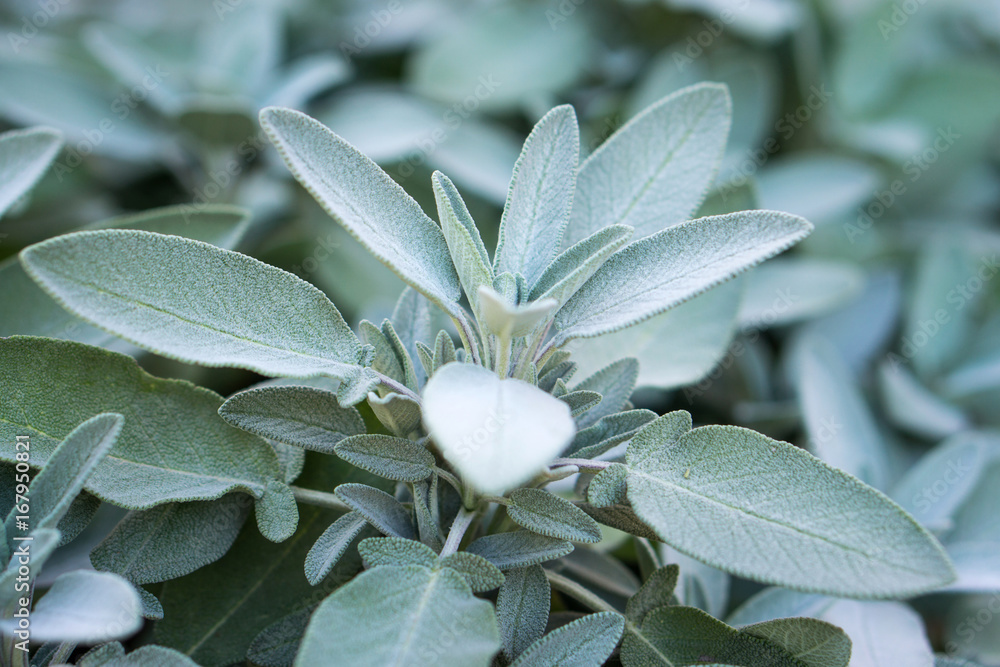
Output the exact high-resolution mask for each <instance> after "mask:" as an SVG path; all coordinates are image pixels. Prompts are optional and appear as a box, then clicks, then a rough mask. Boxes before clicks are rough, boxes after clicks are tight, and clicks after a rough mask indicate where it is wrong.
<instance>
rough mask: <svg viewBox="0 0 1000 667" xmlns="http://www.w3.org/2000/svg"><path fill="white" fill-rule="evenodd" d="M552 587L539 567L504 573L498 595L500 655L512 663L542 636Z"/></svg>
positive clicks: (522, 568) (547, 619) (546, 621)
mask: <svg viewBox="0 0 1000 667" xmlns="http://www.w3.org/2000/svg"><path fill="white" fill-rule="evenodd" d="M551 596H552V587H551V586H550V585H549V580H548V577H546V576H545V570H544V569H542V566H540V565H530V566H528V567H519V568H514V569H511V570H507V572H506V575H505V577H504V581H503V585H501V586H500V592H499V593H498V594H497V623H498V624H499V626H500V639H501V641H502V642H503V652H504V654H505V655H506V656H507V658H508V659H510V660H513V659H515V658H517V656H519V655H521V653H523V652H524V650H525V649H527V648H528V647H529V646H530V645H531V644H532V643H533V642H535V641H536V640H538V639H540V638H541V637H542V635H543V634H544V633H545V626H546V624H547V623H548V621H549V607H550V605H551Z"/></svg>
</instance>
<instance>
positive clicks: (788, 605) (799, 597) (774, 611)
mask: <svg viewBox="0 0 1000 667" xmlns="http://www.w3.org/2000/svg"><path fill="white" fill-rule="evenodd" d="M836 602H837V600H836V599H835V598H830V597H827V596H825V595H816V594H815V593H799V592H798V591H790V590H788V589H787V588H778V587H771V588H765V589H764V590H762V591H760V592H759V593H757V594H756V595H754V596H752V597H751V598H750V599H749V600H747V601H746V602H744V603H743V604H742V605H740V606H739V607H738V608H737V609H736V610H735V611H734V612H733V613H732V614H730V615H729V618H727V619H726V622H727V623H728V624H730V625H732V626H735V627H740V626H743V625H752V624H754V623H761V622H763V621H770V620H773V619H776V618H787V617H790V616H809V617H812V618H822V617H823V614H824V613H826V611H827V610H828V609H830V607H831V606H833V605H834V604H836Z"/></svg>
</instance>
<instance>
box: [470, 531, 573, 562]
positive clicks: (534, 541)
mask: <svg viewBox="0 0 1000 667" xmlns="http://www.w3.org/2000/svg"><path fill="white" fill-rule="evenodd" d="M465 550H466V551H468V552H469V553H471V554H476V555H477V556H482V557H483V558H485V559H486V560H488V561H489V562H491V563H493V564H494V565H496V566H497V567H498V568H500V569H501V570H511V569H515V568H519V567H528V566H530V565H537V564H538V563H544V562H545V561H549V560H555V559H556V558H562V557H563V556H565V555H566V554H568V553H569V552H571V551H573V545H572V543H570V542H567V541H566V540H560V539H555V538H551V537H545V536H544V535H539V534H538V533H533V532H531V531H529V530H516V531H514V532H512V533H497V534H494V535H484V536H483V537H480V538H479V539H477V540H474V541H473V542H472V543H471V544H470V545H469V546H468V547H467V548H466V549H465Z"/></svg>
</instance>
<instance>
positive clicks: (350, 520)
mask: <svg viewBox="0 0 1000 667" xmlns="http://www.w3.org/2000/svg"><path fill="white" fill-rule="evenodd" d="M368 527H369V525H368V520H367V519H365V517H363V516H362V515H361V514H359V513H357V512H348V513H347V514H345V515H343V516H342V517H340V518H339V519H337V520H336V521H334V522H333V523H332V524H330V527H329V528H327V529H326V530H324V531H323V534H322V535H320V536H319V539H317V540H316V542H315V543H314V544H313V545H312V548H310V549H309V553H308V554H306V566H305V567H306V579H308V580H309V584H310V585H311V586H315V585H317V584H318V583H319V582H321V581H323V579H325V578H326V575H328V574H330V571H331V570H332V569H333V566H334V565H336V564H337V563H338V562H339V561H340V559H341V558H342V557H343V555H344V553H345V552H346V551H347V549H348V547H350V546H351V544H352V543H353V542H355V541H356V540H357V538H358V536H359V535H361V534H362V533H363V532H364V530H365V528H368Z"/></svg>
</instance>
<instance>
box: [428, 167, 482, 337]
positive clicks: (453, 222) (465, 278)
mask: <svg viewBox="0 0 1000 667" xmlns="http://www.w3.org/2000/svg"><path fill="white" fill-rule="evenodd" d="M431 180H432V182H433V183H434V198H435V199H436V200H437V208H438V218H439V219H440V220H441V231H442V232H444V238H445V240H446V241H447V242H448V251H449V252H450V253H451V261H452V262H453V263H454V264H455V270H456V271H457V272H458V278H459V280H460V281H461V283H462V289H463V290H465V294H466V296H468V297H469V304H470V305H471V306H472V312H473V313H475V314H476V316H477V317H480V316H481V313H482V310H481V308H480V306H479V288H480V287H482V286H484V285H485V286H487V287H492V286H493V278H494V276H493V266H492V265H491V264H490V256H489V254H487V252H486V246H485V245H483V239H482V237H480V235H479V229H478V228H477V227H476V223H475V222H474V221H473V219H472V216H471V215H469V209H468V208H466V206H465V201H463V200H462V196H461V195H460V194H459V193H458V189H457V188H455V185H454V184H453V183H452V182H451V180H450V179H449V178H448V177H447V176H445V175H444V174H442V173H441V172H439V171H435V172H434V174H433V175H432V176H431Z"/></svg>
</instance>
